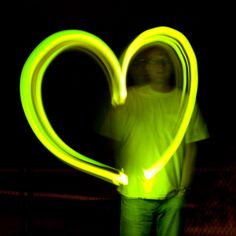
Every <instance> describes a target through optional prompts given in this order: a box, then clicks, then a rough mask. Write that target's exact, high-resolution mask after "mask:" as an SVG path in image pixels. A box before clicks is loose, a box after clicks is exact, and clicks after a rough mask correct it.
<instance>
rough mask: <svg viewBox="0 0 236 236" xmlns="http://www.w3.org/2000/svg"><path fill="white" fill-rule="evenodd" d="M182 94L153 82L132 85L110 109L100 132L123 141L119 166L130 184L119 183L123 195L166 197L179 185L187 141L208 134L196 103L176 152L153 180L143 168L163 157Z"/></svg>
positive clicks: (119, 189)
mask: <svg viewBox="0 0 236 236" xmlns="http://www.w3.org/2000/svg"><path fill="white" fill-rule="evenodd" d="M180 97H181V93H180V91H179V90H178V89H174V90H172V91H171V92H168V93H160V92H156V91H154V90H153V89H152V88H151V87H150V85H145V86H143V87H133V88H131V89H129V91H128V97H127V100H126V103H125V104H124V105H122V106H119V107H117V108H112V109H111V110H110V111H109V112H108V115H107V117H106V119H105V121H104V124H103V126H102V129H101V133H102V134H103V135H104V136H107V137H110V138H112V139H114V140H117V141H119V142H120V143H121V147H120V149H119V152H118V153H117V156H116V158H117V168H119V169H123V170H124V172H125V174H127V175H128V181H129V183H128V185H122V186H119V188H118V191H119V192H120V193H121V194H122V195H125V196H126V197H130V198H146V199H163V198H166V197H167V196H168V195H169V194H170V193H171V192H173V191H174V190H175V189H177V188H179V187H180V181H181V171H182V164H183V158H184V147H185V144H186V143H191V142H196V141H199V140H202V139H205V138H207V137H208V132H207V127H206V124H205V122H204V121H203V119H202V116H201V114H200V112H199V109H198V108H197V106H196V107H195V111H194V115H193V116H192V119H191V122H190V124H189V126H188V129H187V132H186V134H185V137H184V139H183V141H182V143H181V145H180V146H179V148H178V149H177V151H176V153H175V154H174V156H173V157H171V159H170V160H169V161H168V163H167V164H166V165H165V167H164V168H163V169H161V170H160V171H159V172H158V173H157V174H156V175H155V176H154V177H153V178H151V179H150V180H147V179H146V178H145V176H144V172H143V171H144V170H145V169H148V168H149V167H151V166H152V165H153V164H154V163H156V162H157V161H158V160H159V159H160V157H161V156H162V154H163V152H164V151H165V150H166V148H167V147H168V146H169V145H170V144H171V142H172V140H173V138H174V135H175V132H176V125H177V123H178V121H179V117H178V114H179V113H178V111H179V102H180Z"/></svg>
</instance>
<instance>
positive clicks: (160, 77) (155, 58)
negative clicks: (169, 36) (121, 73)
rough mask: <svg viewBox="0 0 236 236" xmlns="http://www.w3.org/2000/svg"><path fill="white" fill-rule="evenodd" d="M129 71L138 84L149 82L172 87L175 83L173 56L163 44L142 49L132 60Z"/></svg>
mask: <svg viewBox="0 0 236 236" xmlns="http://www.w3.org/2000/svg"><path fill="white" fill-rule="evenodd" d="M129 71H130V75H131V77H132V79H133V80H134V82H135V83H136V84H142V83H147V82H149V83H151V85H154V86H160V87H163V86H164V87H171V88H172V87H173V86H174V84H175V78H174V66H173V62H172V58H171V57H170V55H169V52H168V50H167V49H166V48H165V47H164V46H162V45H154V46H151V47H148V48H146V49H143V50H142V51H140V52H139V53H138V54H137V55H136V56H135V58H134V59H133V61H132V62H131V65H130V68H129Z"/></svg>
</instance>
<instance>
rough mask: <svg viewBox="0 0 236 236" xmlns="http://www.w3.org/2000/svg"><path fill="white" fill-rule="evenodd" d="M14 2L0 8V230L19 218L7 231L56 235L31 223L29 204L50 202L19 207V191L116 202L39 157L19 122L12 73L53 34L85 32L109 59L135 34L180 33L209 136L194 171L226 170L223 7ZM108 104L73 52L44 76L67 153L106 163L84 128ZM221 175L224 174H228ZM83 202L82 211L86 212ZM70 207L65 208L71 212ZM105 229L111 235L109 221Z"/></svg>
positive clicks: (230, 74)
mask: <svg viewBox="0 0 236 236" xmlns="http://www.w3.org/2000/svg"><path fill="white" fill-rule="evenodd" d="M20 2H21V3H17V4H16V5H14V4H13V5H14V6H13V5H12V6H10V4H8V6H7V7H6V8H5V11H6V12H7V18H5V19H4V20H2V24H3V27H2V30H3V32H4V33H5V34H4V36H3V35H2V36H1V37H2V38H1V41H2V53H1V54H2V56H1V57H2V60H1V67H2V69H3V73H2V76H3V78H2V87H1V88H2V89H1V96H2V99H1V101H2V102H1V104H2V105H1V110H2V111H1V119H2V131H3V132H1V133H2V140H1V149H2V151H1V159H0V175H1V176H2V178H1V180H0V197H1V198H2V199H3V200H4V201H6V202H7V203H8V202H10V203H11V201H13V202H14V204H15V205H14V204H13V205H14V206H16V208H14V209H12V208H13V207H8V205H7V204H5V206H6V207H5V208H6V209H5V211H6V212H5V211H4V212H5V213H3V215H2V216H1V217H2V218H0V226H1V219H4V218H7V217H8V218H7V219H11V216H12V215H14V216H15V215H16V217H18V219H22V222H27V226H25V225H24V223H22V222H21V220H19V222H18V221H17V220H16V222H18V223H14V224H15V225H16V224H17V227H16V228H17V229H16V230H15V232H20V231H21V232H26V233H28V232H30V231H31V232H34V230H38V231H40V230H42V232H43V230H44V232H49V231H50V230H51V231H50V232H53V229H56V228H57V227H56V226H50V224H49V223H48V224H49V225H46V223H45V225H46V226H45V225H44V226H42V225H43V224H41V226H39V225H40V223H38V222H40V219H41V221H42V218H43V216H41V218H40V216H35V215H33V213H32V212H33V211H35V212H37V210H35V209H36V208H34V207H36V205H37V204H39V205H40V204H42V205H44V206H49V205H50V204H51V203H49V202H50V201H52V200H50V199H49V200H48V201H47V200H45V199H46V198H43V200H40V198H37V197H36V198H35V199H36V200H35V199H34V198H33V197H32V198H30V200H29V201H28V200H25V199H23V200H22V195H21V194H22V193H27V194H29V196H30V194H31V196H33V194H34V193H36V192H37V193H39V192H40V193H57V194H69V195H70V196H72V195H76V196H77V195H83V196H90V197H91V196H92V197H100V198H102V197H108V198H109V197H111V198H115V199H116V198H117V195H116V189H115V186H113V185H111V184H110V183H106V182H104V181H102V180H100V179H96V178H95V177H93V176H89V175H86V174H84V173H82V172H78V171H75V170H74V169H72V168H71V167H69V166H67V165H66V164H65V163H62V161H60V160H58V159H57V158H56V157H54V156H53V155H52V154H51V153H49V152H48V150H46V149H45V147H44V146H42V144H41V143H40V142H39V140H38V139H37V138H36V136H35V135H34V133H33V132H32V130H31V128H30V127H29V125H28V123H27V121H26V118H25V116H24V113H23V109H22V107H21V102H20V95H19V82H20V74H21V70H22V67H23V65H24V63H25V61H26V59H27V57H28V56H29V55H30V53H31V52H32V51H33V49H34V48H35V47H36V46H37V45H38V44H39V43H40V42H41V41H42V40H43V39H45V38H46V37H48V36H49V35H51V34H53V33H55V32H58V31H61V30H66V29H80V30H84V31H88V32H90V33H92V34H95V35H97V36H98V37H100V38H101V39H102V40H103V41H104V42H106V43H107V44H108V45H109V46H110V48H111V49H112V50H113V51H114V52H115V53H116V55H117V56H119V55H120V54H121V52H122V50H123V49H124V48H125V47H126V46H127V45H128V44H129V43H130V42H131V41H132V40H133V39H134V38H135V37H136V36H137V35H138V34H140V33H141V32H143V31H144V30H147V29H150V28H153V27H157V26H169V27H173V28H175V29H177V30H179V31H181V32H182V33H183V34H184V35H185V36H186V37H187V38H188V39H189V41H190V43H191V45H192V47H193V49H194V51H195V53H196V56H197V59H198V67H199V92H198V103H199V105H200V108H201V110H202V113H203V116H204V118H205V120H206V122H207V124H208V128H209V133H210V139H209V140H207V141H204V142H202V143H200V144H199V155H198V160H197V164H196V167H197V169H204V171H205V172H207V170H209V172H210V171H212V168H213V169H214V168H215V169H221V168H222V171H223V170H225V169H228V168H232V167H233V168H234V169H235V163H236V162H235V156H236V144H235V143H236V139H235V131H236V125H235V118H236V117H235V112H234V110H235V81H234V80H235V79H234V65H233V61H234V52H233V51H234V50H235V48H234V39H233V36H232V35H231V34H232V29H231V27H234V23H233V22H234V15H233V14H232V11H231V9H232V7H230V6H225V5H224V6H220V5H214V6H213V5H212V6H205V5H204V6H203V5H197V2H196V3H194V4H196V5H194V4H192V5H191V7H190V6H189V7H187V6H186V5H184V4H182V5H181V4H180V5H177V4H175V5H171V4H170V3H166V4H164V3H162V4H159V3H158V1H155V2H156V3H155V4H154V5H151V3H150V4H149V5H148V4H146V5H145V6H143V5H141V4H140V3H136V4H135V5H132V4H131V3H128V1H127V2H126V1H124V2H126V3H122V1H117V2H114V1H107V2H108V3H106V2H105V1H94V2H92V1H90V2H88V1H80V0H77V1H76V0H67V1H61V2H60V1H20ZM146 2H148V1H146ZM154 6H155V7H154ZM109 98H110V97H109V90H108V84H107V81H106V78H105V76H104V74H103V72H102V70H101V68H100V67H99V66H98V64H97V63H95V62H94V61H93V60H92V59H91V58H89V57H88V56H87V55H85V54H83V53H81V52H79V51H68V52H65V53H63V54H61V55H60V56H58V57H57V58H56V59H55V60H54V61H53V62H52V64H51V65H50V66H49V68H48V70H47V71H46V74H45V78H44V82H43V100H44V102H45V110H46V112H47V114H48V117H49V119H50V121H51V123H52V124H53V127H55V130H56V131H57V133H58V134H59V135H60V136H61V137H62V138H63V140H65V141H66V142H67V143H68V144H69V145H70V146H71V147H73V148H74V149H76V150H78V151H80V152H82V153H83V154H85V155H89V156H91V157H92V158H94V159H96V160H99V161H103V162H104V163H108V164H110V163H111V162H112V161H111V160H109V159H106V158H105V159H104V155H103V152H106V150H104V149H103V148H105V149H106V147H105V146H102V144H103V140H101V139H100V137H99V136H97V134H96V133H95V132H94V127H95V126H96V124H97V121H99V119H102V115H101V114H100V112H99V108H100V107H101V104H103V103H104V102H105V103H107V104H108V103H109V102H110V101H109ZM205 172H204V173H205ZM220 173H221V174H222V173H223V172H221V171H220ZM227 175H229V176H231V174H229V173H228V172H227ZM199 176H200V177H199V179H198V175H196V178H195V181H196V182H197V183H196V189H197V188H198V189H197V190H195V191H199V192H203V191H204V190H203V189H204V188H203V189H199V185H201V184H202V183H200V182H199V181H202V179H204V177H203V175H202V176H201V175H199ZM212 179H213V177H212V175H211V177H209V180H208V179H207V178H205V179H204V181H206V182H205V183H204V184H205V185H207V184H209V185H210V184H211V183H212V181H213V180H212ZM231 179H232V178H230V181H231ZM234 179H235V177H234ZM204 181H203V182H204ZM227 181H228V179H227ZM234 181H235V180H234ZM230 183H231V182H230ZM230 183H229V182H227V184H228V187H229V188H232V187H231V184H230ZM232 183H233V182H232ZM88 186H89V187H88ZM212 191H214V188H213V190H212ZM234 191H235V190H234ZM7 192H8V193H9V194H7ZM13 193H16V195H17V194H18V193H19V198H20V200H19V199H18V198H17V196H14V194H13ZM233 193H235V192H233ZM230 194H232V193H230ZM224 196H225V197H226V195H224ZM15 199H17V200H15ZM190 199H191V200H193V201H195V198H194V197H193V198H191V196H190ZM224 199H225V198H224ZM42 201H44V202H43V203H42ZM56 201H59V200H58V199H56V200H55V201H54V203H53V204H54V205H53V207H54V208H53V209H56V208H57V207H58V206H59V205H60V207H61V208H63V209H64V210H65V212H66V214H69V213H68V212H69V210H68V209H72V208H73V207H75V208H76V207H77V208H79V207H81V206H80V205H79V203H77V202H76V203H75V201H74V202H73V201H72V202H70V201H68V202H69V203H65V202H63V201H62V202H60V203H58V205H57V204H56V203H55V202H56ZM224 201H225V200H224ZM85 202H86V203H84V204H85V205H86V204H88V202H87V201H85ZM10 203H9V205H10ZM17 204H18V205H17ZM24 204H25V205H27V212H28V213H24V214H22V216H21V212H24V210H22V209H23V208H24V206H25V205H24ZM73 204H75V205H74V206H72V205H73ZM80 204H81V203H80ZM91 204H95V203H94V202H93V203H91ZM62 206H63V207H62ZM86 206H87V205H86ZM90 206H91V205H90ZM108 206H109V204H108V205H106V211H107V212H106V214H107V215H106V217H108V216H109V211H111V210H110V209H109V207H108ZM18 207H19V208H18ZM61 208H60V209H61ZM16 209H17V210H16ZM31 209H34V210H31ZM115 210H117V209H116V208H115ZM67 211H68V212H67ZM9 212H10V213H9ZM96 214H98V213H96ZM5 216H6V217H5ZM98 216H99V215H98ZM47 217H48V218H50V217H49V216H47ZM47 217H46V216H45V218H47ZM104 217H105V216H104ZM12 218H13V216H12ZM36 218H37V219H38V221H37V220H35V219H36ZM51 218H52V216H51ZM27 220H28V221H27ZM58 220H59V219H58ZM60 220H61V219H60ZM90 220H91V219H90ZM2 222H4V221H2ZM6 222H8V223H7V224H9V225H11V224H13V223H11V221H10V220H8V221H7V220H6ZM9 222H10V223H9ZM29 222H31V223H29ZM32 222H33V223H32ZM35 222H36V223H35ZM45 222H46V220H45ZM21 223H22V224H23V225H24V226H22V225H21ZM67 224H69V223H67ZM74 224H75V225H76V223H74ZM113 224H114V225H115V226H114V227H116V223H113ZM70 226H71V228H73V226H74V225H73V224H72V223H71V225H70ZM0 228H1V227H0ZM68 228H70V227H69V226H68V227H67V226H65V224H64V228H63V229H64V231H65V232H66V230H67V229H68ZM0 230H1V229H0ZM5 231H6V232H7V230H5ZM5 231H4V232H3V234H1V231H0V235H4V236H5V235H18V234H14V230H13V229H12V234H10V233H9V234H7V233H6V232H5ZM71 232H72V231H71ZM74 232H76V231H74ZM4 233H5V234H4ZM34 235H36V234H34ZM81 235H83V234H81ZM84 235H87V234H84ZM189 235H190V234H189ZM191 235H199V234H191ZM201 235H207V234H203V233H202V234H201ZM209 235H210V234H209ZM215 235H216V234H215ZM225 235H228V234H225ZM229 235H230V234H229Z"/></svg>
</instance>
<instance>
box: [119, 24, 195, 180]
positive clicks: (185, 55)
mask: <svg viewBox="0 0 236 236" xmlns="http://www.w3.org/2000/svg"><path fill="white" fill-rule="evenodd" d="M155 43H164V44H167V45H169V46H170V47H172V48H173V49H174V50H175V52H176V53H177V55H178V57H179V59H180V62H181V64H182V69H183V81H182V84H183V88H182V91H183V92H182V99H181V101H182V102H181V105H182V104H183V101H184V99H186V96H185V94H186V92H187V93H188V98H187V104H186V105H185V106H184V107H182V106H180V107H181V108H180V112H182V117H181V121H180V122H179V127H178V128H177V131H176V135H175V137H174V139H173V140H172V143H171V144H170V146H169V147H168V148H167V149H166V151H165V152H164V154H163V155H162V157H161V158H160V160H158V161H157V162H156V163H155V164H154V165H152V166H150V168H148V169H146V170H144V175H145V177H146V179H151V178H152V177H153V176H154V175H155V174H157V173H158V172H159V171H160V170H161V169H162V168H163V167H164V166H165V165H166V164H167V162H168V161H169V160H170V158H171V157H172V156H173V154H174V153H175V152H176V150H177V148H178V147H179V145H180V143H181V142H182V139H183V137H184V135H185V132H186V130H187V127H188V125H189V122H190V119H191V116H192V113H193V110H194V106H195V102H196V95H197V87H198V69H197V60H196V56H195V53H194V51H193V49H192V47H191V45H190V43H189V41H188V40H187V38H186V37H185V36H184V35H183V34H182V33H180V32H179V31H177V30H174V29H172V28H169V27H157V28H153V29H150V30H147V31H145V32H143V33H141V34H140V35H139V36H138V37H137V38H136V39H135V40H134V41H133V42H132V43H131V44H130V46H129V47H128V48H127V50H126V52H125V53H124V54H123V55H122V62H121V63H122V73H123V74H124V75H126V73H127V70H128V64H129V62H130V60H131V58H132V57H133V56H134V55H135V53H136V52H137V51H139V50H141V49H142V48H143V47H147V46H151V45H155ZM186 90H188V91H186ZM183 109H184V111H183Z"/></svg>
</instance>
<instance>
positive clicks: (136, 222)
mask: <svg viewBox="0 0 236 236" xmlns="http://www.w3.org/2000/svg"><path fill="white" fill-rule="evenodd" d="M183 204H184V198H183V197H179V196H174V197H172V198H169V199H164V200H148V199H133V198H126V197H124V196H122V197H121V219H120V220H121V222H120V236H151V235H158V236H180V235H181V236H182V232H181V228H182V227H181V218H182V216H181V210H182V208H183Z"/></svg>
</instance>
